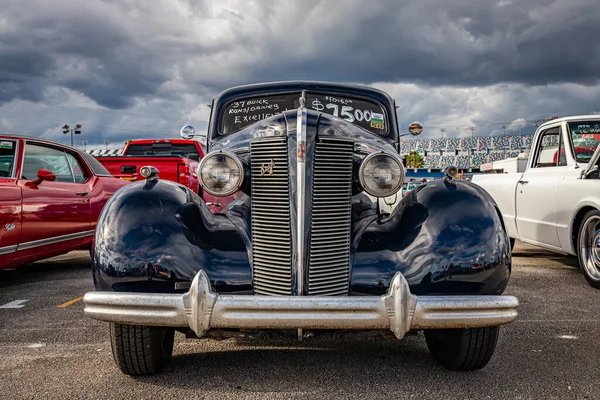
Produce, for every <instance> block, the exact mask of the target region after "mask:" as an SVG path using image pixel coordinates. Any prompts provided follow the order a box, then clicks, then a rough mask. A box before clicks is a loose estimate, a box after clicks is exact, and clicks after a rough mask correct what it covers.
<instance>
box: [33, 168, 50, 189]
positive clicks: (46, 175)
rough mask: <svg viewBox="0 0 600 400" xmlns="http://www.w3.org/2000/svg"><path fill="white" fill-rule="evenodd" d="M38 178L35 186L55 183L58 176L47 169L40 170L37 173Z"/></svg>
mask: <svg viewBox="0 0 600 400" xmlns="http://www.w3.org/2000/svg"><path fill="white" fill-rule="evenodd" d="M37 176H38V178H37V179H36V180H35V181H33V182H32V183H33V184H34V185H39V184H40V183H42V182H43V181H50V182H54V181H55V180H56V175H54V172H52V171H48V170H47V169H40V170H39V171H38V173H37Z"/></svg>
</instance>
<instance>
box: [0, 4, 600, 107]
mask: <svg viewBox="0 0 600 400" xmlns="http://www.w3.org/2000/svg"><path fill="white" fill-rule="evenodd" d="M176 4H178V3H167V2H156V4H154V2H153V5H152V6H150V5H147V6H145V8H136V7H135V6H134V5H133V3H132V2H129V1H125V0H124V1H121V2H112V3H108V2H98V1H90V2H86V4H85V5H84V4H83V3H82V4H81V5H77V4H76V3H75V4H74V3H73V2H66V1H56V2H52V4H44V3H43V2H39V3H38V2H35V3H32V6H31V7H26V6H24V5H23V3H22V2H11V1H9V2H8V3H7V6H6V7H4V9H3V12H4V15H5V19H6V21H8V23H7V24H6V25H7V26H8V27H4V28H2V35H1V38H0V43H1V45H0V60H2V61H0V87H1V88H2V89H0V96H1V97H0V101H8V100H10V99H11V98H14V97H21V98H24V99H31V100H38V99H39V98H40V97H41V96H43V91H44V88H45V86H49V85H58V86H63V87H67V88H70V89H74V90H76V91H79V92H82V93H84V94H85V95H87V96H88V97H89V98H91V99H93V100H94V101H96V102H97V103H98V104H101V105H104V106H107V107H112V108H123V107H127V106H129V105H130V104H131V101H132V99H133V98H135V97H140V96H141V97H144V96H152V95H153V94H154V93H156V92H157V91H158V90H159V88H160V87H161V85H163V84H164V83H165V82H168V81H169V80H171V79H173V77H174V75H176V74H177V73H181V77H182V78H183V79H185V80H186V81H187V82H189V83H190V84H192V85H195V86H197V87H201V88H208V89H209V90H213V91H217V90H220V89H223V88H224V87H225V86H228V85H230V84H231V83H242V82H248V81H268V80H279V79H298V78H309V79H318V80H333V81H352V82H364V83H370V82H403V81H404V82H406V81H409V82H419V83H424V84H429V85H448V84H450V85H467V86H470V85H488V84H495V83H498V82H517V83H523V84H536V85H537V84H550V83H560V82H581V83H591V82H596V81H597V80H598V76H599V72H598V71H599V70H600V48H599V43H598V40H597V21H599V20H600V7H597V4H596V1H595V0H585V1H584V0H575V1H572V0H562V1H547V0H540V1H535V0H528V1H515V2H510V1H506V0H504V1H484V2H478V1H472V0H458V1H453V2H445V1H433V0H419V1H414V2H410V3H408V4H401V3H399V2H397V1H391V0H390V1H378V2H370V3H365V2H363V1H358V0H357V1H335V2H324V1H306V2H230V3H226V5H225V6H224V7H223V8H222V9H220V10H218V11H215V9H214V7H212V6H211V5H210V4H208V3H207V2H194V3H193V4H192V5H185V3H179V4H180V6H179V7H177V6H176ZM165 13H171V14H173V17H172V18H170V19H169V18H167V17H165V15H164V14H165ZM214 21H219V22H220V25H211V23H213V22H214ZM204 27H205V28H204ZM557 50H559V51H557ZM218 69H221V70H223V71H225V72H227V74H228V75H220V74H219V73H218V72H216V71H214V70H218ZM162 95H165V93H163V94H162Z"/></svg>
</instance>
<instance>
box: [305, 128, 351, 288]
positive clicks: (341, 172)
mask: <svg viewBox="0 0 600 400" xmlns="http://www.w3.org/2000/svg"><path fill="white" fill-rule="evenodd" d="M352 150H353V144H352V143H351V142H345V141H340V140H327V139H324V140H321V141H320V142H318V143H317V145H316V154H315V161H314V168H313V174H314V183H313V199H312V217H311V231H310V238H311V246H310V251H309V268H308V294H309V295H330V296H334V295H344V294H347V293H348V281H349V273H350V206H351V198H352Z"/></svg>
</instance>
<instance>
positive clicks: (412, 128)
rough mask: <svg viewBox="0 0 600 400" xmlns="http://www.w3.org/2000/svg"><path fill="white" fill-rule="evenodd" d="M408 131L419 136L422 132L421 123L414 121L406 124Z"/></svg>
mask: <svg viewBox="0 0 600 400" xmlns="http://www.w3.org/2000/svg"><path fill="white" fill-rule="evenodd" d="M408 132H409V133H410V134H411V135H413V136H419V135H420V134H421V132H423V124H422V123H420V122H419V121H415V122H413V123H412V124H410V125H409V126H408Z"/></svg>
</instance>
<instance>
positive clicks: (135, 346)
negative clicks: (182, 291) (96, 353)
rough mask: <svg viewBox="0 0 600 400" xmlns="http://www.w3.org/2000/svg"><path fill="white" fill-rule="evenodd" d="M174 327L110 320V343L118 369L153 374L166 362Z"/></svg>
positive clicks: (140, 374)
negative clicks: (124, 323)
mask: <svg viewBox="0 0 600 400" xmlns="http://www.w3.org/2000/svg"><path fill="white" fill-rule="evenodd" d="M174 335H175V330H174V329H172V328H162V327H156V326H140V325H123V324H118V323H113V322H111V324H110V342H111V346H112V352H113V357H114V359H115V362H116V363H117V366H118V367H119V369H120V370H121V371H122V372H123V373H124V374H127V375H131V376H144V375H154V374H156V373H158V372H160V371H162V369H163V368H164V367H165V366H166V365H167V364H168V363H169V361H170V360H171V356H172V354H173V339H174Z"/></svg>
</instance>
